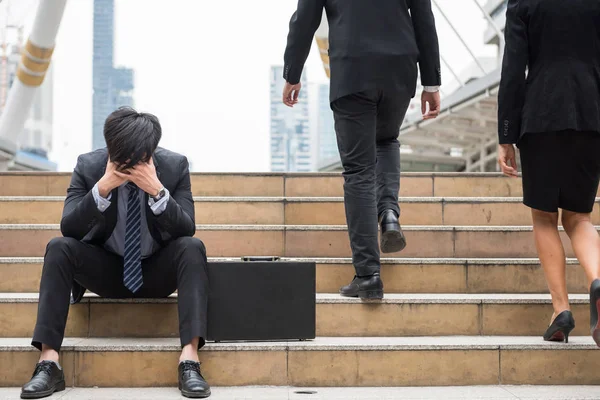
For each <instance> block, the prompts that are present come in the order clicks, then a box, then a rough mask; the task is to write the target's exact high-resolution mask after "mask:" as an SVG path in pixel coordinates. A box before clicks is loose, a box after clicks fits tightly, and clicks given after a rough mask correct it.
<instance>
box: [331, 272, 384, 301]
mask: <svg viewBox="0 0 600 400" xmlns="http://www.w3.org/2000/svg"><path fill="white" fill-rule="evenodd" d="M340 295H342V296H345V297H360V298H361V299H364V300H381V299H383V281H382V280H381V276H380V275H379V273H375V274H373V275H371V276H366V277H359V276H355V277H354V279H353V280H352V282H351V283H350V284H349V285H347V286H343V287H342V288H341V289H340Z"/></svg>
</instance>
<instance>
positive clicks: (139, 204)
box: [21, 108, 210, 399]
mask: <svg viewBox="0 0 600 400" xmlns="http://www.w3.org/2000/svg"><path fill="white" fill-rule="evenodd" d="M161 135H162V133H161V127H160V124H159V121H158V119H157V118H156V117H155V116H153V115H150V114H143V113H138V112H136V111H135V110H133V109H131V108H121V109H119V110H117V111H115V112H114V113H112V114H111V115H110V116H109V117H108V118H107V120H106V124H105V126H104V137H105V140H106V145H107V148H105V149H101V150H97V151H94V152H92V153H88V154H83V155H81V156H80V157H79V159H78V161H77V166H76V167H75V171H74V172H73V175H72V178H71V184H70V186H69V189H68V191H67V199H66V200H65V205H64V211H63V217H62V220H61V223H60V227H61V232H62V234H63V236H64V237H60V238H55V239H52V240H51V241H50V243H49V244H48V247H47V249H46V255H45V257H44V267H43V272H42V280H41V284H40V299H39V308H38V318H37V323H36V326H35V330H34V334H33V341H32V345H33V346H35V347H36V348H38V349H39V350H41V352H42V353H41V356H40V361H39V363H38V364H37V366H36V368H35V372H34V374H33V377H32V379H31V381H29V382H28V383H27V384H25V386H24V387H23V390H22V393H21V397H22V398H27V399H35V398H41V397H46V396H50V395H51V394H52V393H54V392H55V391H60V390H64V388H65V381H64V374H63V371H62V369H61V367H60V364H59V354H58V352H59V351H60V348H61V345H62V342H63V338H64V331H65V325H66V322H67V314H68V311H69V299H70V296H71V294H72V296H73V299H72V302H73V303H77V302H79V301H80V300H81V298H82V297H83V294H84V292H85V291H86V289H89V290H90V291H92V292H94V293H96V294H98V295H100V296H102V297H106V298H161V297H167V296H169V295H170V294H172V293H173V292H175V290H177V291H178V297H177V299H178V308H179V333H180V338H181V346H182V348H183V350H182V352H181V357H180V363H179V371H178V372H179V385H180V389H181V392H182V394H183V395H184V396H186V397H195V398H198V397H208V396H210V388H209V386H208V384H207V383H206V381H205V380H204V378H203V377H202V375H201V373H200V364H199V363H198V349H199V348H201V347H202V346H204V340H205V338H206V315H207V297H208V280H207V271H206V268H207V265H206V249H205V247H204V244H203V243H202V242H201V241H200V240H198V239H195V238H193V235H194V233H195V231H196V226H195V222H194V201H193V198H192V192H191V186H190V174H189V165H188V161H187V159H186V158H185V157H184V156H182V155H179V154H176V153H173V152H170V151H168V150H165V149H162V148H157V147H158V143H159V141H160V138H161ZM158 322H159V321H157V323H158Z"/></svg>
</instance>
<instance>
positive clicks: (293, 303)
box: [208, 261, 316, 342]
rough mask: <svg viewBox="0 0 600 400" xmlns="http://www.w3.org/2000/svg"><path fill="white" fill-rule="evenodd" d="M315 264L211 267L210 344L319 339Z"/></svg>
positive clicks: (222, 264) (254, 263) (249, 263)
mask: <svg viewBox="0 0 600 400" xmlns="http://www.w3.org/2000/svg"><path fill="white" fill-rule="evenodd" d="M315 269H316V267H315V263H304V262H278V261H268V262H265V261H240V262H214V263H209V264H208V277H209V282H210V295H209V299H208V340H210V341H217V342H219V341H234V340H241V341H243V340H248V341H250V340H262V341H268V340H289V339H300V340H304V339H314V338H315V287H316V276H315Z"/></svg>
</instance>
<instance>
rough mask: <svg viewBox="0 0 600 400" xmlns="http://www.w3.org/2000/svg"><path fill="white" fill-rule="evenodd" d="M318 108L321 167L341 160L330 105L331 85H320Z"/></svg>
mask: <svg viewBox="0 0 600 400" xmlns="http://www.w3.org/2000/svg"><path fill="white" fill-rule="evenodd" d="M318 107H319V111H318V113H319V114H318V115H319V117H318V118H319V121H318V122H319V124H318V137H319V167H321V166H324V165H327V164H331V163H333V162H336V161H339V160H340V153H339V151H338V147H337V138H336V136H335V123H334V121H333V111H331V106H330V104H329V85H326V84H323V85H319V105H318Z"/></svg>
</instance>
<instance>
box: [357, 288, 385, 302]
mask: <svg viewBox="0 0 600 400" xmlns="http://www.w3.org/2000/svg"><path fill="white" fill-rule="evenodd" d="M358 297H360V299H361V300H383V290H364V291H360V292H358Z"/></svg>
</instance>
